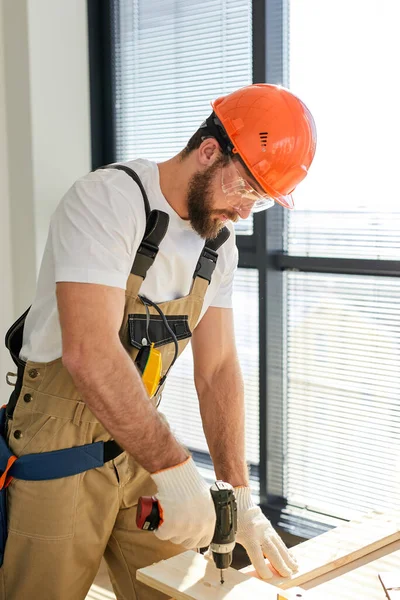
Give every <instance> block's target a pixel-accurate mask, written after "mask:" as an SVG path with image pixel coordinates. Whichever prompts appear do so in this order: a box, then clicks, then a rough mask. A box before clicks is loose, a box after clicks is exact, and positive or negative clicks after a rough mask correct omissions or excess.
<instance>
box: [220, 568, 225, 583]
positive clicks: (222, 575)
mask: <svg viewBox="0 0 400 600" xmlns="http://www.w3.org/2000/svg"><path fill="white" fill-rule="evenodd" d="M219 571H220V573H221V585H222V584H223V583H224V572H223V570H222V569H220V570H219Z"/></svg>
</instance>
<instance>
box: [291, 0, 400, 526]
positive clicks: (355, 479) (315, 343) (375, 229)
mask: <svg viewBox="0 0 400 600" xmlns="http://www.w3.org/2000/svg"><path fill="white" fill-rule="evenodd" d="M322 4H323V6H322ZM398 17H399V8H398V6H397V3H396V2H391V1H390V0H379V1H377V0H376V1H375V0H369V1H368V2H364V1H363V0H354V1H353V2H347V1H346V0H335V2H333V1H331V2H324V3H321V2H319V1H318V0H303V2H301V3H297V2H291V3H290V27H289V31H290V34H289V38H290V63H289V71H290V87H291V89H292V90H293V91H294V92H295V93H297V94H298V95H299V96H300V97H301V98H302V99H304V101H305V102H306V104H307V105H309V108H310V109H311V111H312V113H313V114H314V117H315V120H316V124H317V131H318V145H317V153H316V158H315V162H314V164H313V165H312V167H311V169H310V174H309V176H308V178H307V179H306V180H305V181H304V182H303V183H302V184H301V185H300V186H299V188H298V191H297V192H296V197H295V204H296V210H295V211H293V212H291V213H290V214H289V215H288V216H287V228H286V250H287V252H288V254H289V255H303V256H321V257H328V258H329V257H343V258H361V259H363V258H364V259H367V258H372V259H378V260H379V259H394V260H399V259H400V209H399V207H400V202H399V192H398V189H397V187H398V186H397V185H396V183H397V182H396V177H397V175H396V173H397V160H398V151H397V141H396V140H397V139H398V137H399V136H400V117H399V111H398V110H397V106H398V104H399V101H400V76H399V71H398V68H397V62H398V59H397V57H398V56H399V55H400V38H399V36H398V34H397V22H398ZM371 40H374V41H373V43H371ZM399 292H400V281H399V279H397V278H388V277H375V276H361V275H334V274H329V273H327V274H314V273H299V272H288V273H287V274H286V276H285V293H286V302H287V310H286V323H285V329H286V340H285V344H286V356H287V364H286V369H287V372H286V375H287V398H286V407H285V413H286V416H287V419H286V475H285V495H286V497H287V499H288V502H289V504H292V505H295V506H299V507H301V508H303V509H304V508H308V509H310V510H315V511H318V512H320V513H324V514H328V515H332V516H336V517H339V518H345V519H350V518H353V517H357V516H358V515H360V514H361V513H363V512H366V511H368V510H370V509H378V510H386V509H390V508H394V507H397V506H398V503H399V499H400V476H399V473H400V458H399V457H400V452H399V450H400V448H399V439H400V402H399V401H400V391H399V390H400V354H399V352H400V304H399Z"/></svg>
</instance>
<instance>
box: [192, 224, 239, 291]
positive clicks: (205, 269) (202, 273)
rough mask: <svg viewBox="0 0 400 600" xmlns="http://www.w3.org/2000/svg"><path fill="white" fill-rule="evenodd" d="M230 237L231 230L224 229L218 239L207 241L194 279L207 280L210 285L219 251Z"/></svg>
mask: <svg viewBox="0 0 400 600" xmlns="http://www.w3.org/2000/svg"><path fill="white" fill-rule="evenodd" d="M230 235H231V232H230V231H229V229H228V228H227V227H223V228H222V229H221V230H220V232H219V233H218V235H217V237H216V238H213V239H208V240H206V243H205V244H204V248H203V250H202V252H201V254H200V258H199V261H198V263H197V266H196V269H195V272H194V275H193V277H201V278H202V279H207V281H208V283H210V281H211V277H212V274H213V273H214V269H215V266H216V264H217V260H218V253H217V250H218V249H219V248H220V247H221V246H222V244H224V243H225V242H226V240H227V239H228V238H229V236H230Z"/></svg>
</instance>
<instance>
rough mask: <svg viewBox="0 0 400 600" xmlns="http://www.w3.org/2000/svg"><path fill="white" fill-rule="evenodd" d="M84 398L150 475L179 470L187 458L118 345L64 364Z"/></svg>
mask: <svg viewBox="0 0 400 600" xmlns="http://www.w3.org/2000/svg"><path fill="white" fill-rule="evenodd" d="M64 364H65V366H66V367H67V369H68V370H69V372H70V374H71V376H72V378H73V380H74V383H75V385H76V387H77V389H78V390H79V392H80V393H81V394H82V398H83V399H84V400H85V402H86V404H87V405H88V406H89V408H90V410H91V411H92V412H93V414H94V415H95V416H96V417H97V418H98V419H99V421H100V422H101V423H102V424H103V425H104V427H105V428H106V429H107V431H109V433H110V434H111V435H112V436H113V437H114V438H115V440H116V441H117V442H118V443H119V444H120V445H121V446H122V447H123V448H124V449H125V450H126V451H127V452H129V454H131V455H132V456H133V457H134V458H135V459H136V460H137V461H138V462H139V463H140V464H141V465H142V466H143V467H144V468H145V469H147V470H148V471H149V472H150V473H154V472H155V471H158V470H160V469H164V468H166V467H169V466H173V465H177V464H179V463H181V462H183V461H184V460H185V459H186V458H187V453H186V451H185V450H184V449H183V447H182V446H181V445H180V444H179V443H178V441H177V440H176V439H175V437H174V436H173V434H172V432H171V431H170V429H169V428H168V426H167V425H166V424H165V423H164V421H163V420H162V419H161V417H160V415H159V413H158V412H157V410H156V408H155V407H154V406H153V405H152V403H151V402H150V400H149V398H148V395H147V393H146V390H145V388H144V386H143V384H142V381H141V378H140V375H139V373H138V371H137V369H136V367H135V365H134V364H133V363H132V361H131V359H130V358H129V356H128V354H127V353H126V352H125V350H124V348H123V347H122V345H118V343H114V344H111V345H110V347H109V348H107V351H106V352H96V353H95V354H92V355H91V357H90V358H88V359H83V360H79V361H68V360H66V361H65V362H64Z"/></svg>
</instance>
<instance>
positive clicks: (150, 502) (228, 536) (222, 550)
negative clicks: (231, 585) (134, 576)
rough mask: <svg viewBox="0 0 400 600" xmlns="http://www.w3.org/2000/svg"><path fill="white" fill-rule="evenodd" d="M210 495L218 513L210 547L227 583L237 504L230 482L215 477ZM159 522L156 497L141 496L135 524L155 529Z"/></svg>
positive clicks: (235, 527) (139, 526)
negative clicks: (226, 576) (226, 572)
mask: <svg viewBox="0 0 400 600" xmlns="http://www.w3.org/2000/svg"><path fill="white" fill-rule="evenodd" d="M210 492H211V497H212V499H213V502H214V506H215V515H216V517H217V519H216V524H215V531H214V536H213V539H212V541H211V545H210V550H211V552H212V556H213V559H214V562H215V566H216V567H217V569H219V570H220V573H221V583H224V570H225V569H227V568H228V567H230V566H231V563H232V552H233V549H234V547H235V536H236V530H237V506H236V499H235V493H234V491H233V487H232V486H231V485H230V484H229V483H225V482H223V481H216V482H215V483H214V484H213V485H212V486H211V490H210ZM159 523H160V509H159V504H158V501H157V498H155V497H154V496H152V497H141V498H139V503H138V509H137V514H136V525H137V526H138V528H139V529H146V530H148V531H154V530H155V529H157V528H158V526H159Z"/></svg>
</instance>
